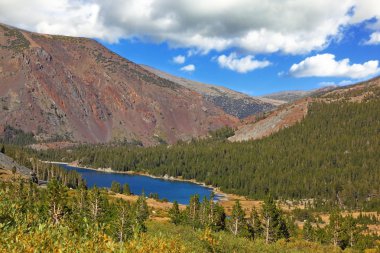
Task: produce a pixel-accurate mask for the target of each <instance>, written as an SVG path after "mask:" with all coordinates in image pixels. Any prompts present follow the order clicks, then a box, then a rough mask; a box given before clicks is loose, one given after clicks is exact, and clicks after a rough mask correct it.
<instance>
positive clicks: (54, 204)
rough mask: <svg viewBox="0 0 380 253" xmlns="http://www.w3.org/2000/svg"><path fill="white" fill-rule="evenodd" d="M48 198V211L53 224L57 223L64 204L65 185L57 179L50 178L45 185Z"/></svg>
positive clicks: (61, 215)
mask: <svg viewBox="0 0 380 253" xmlns="http://www.w3.org/2000/svg"><path fill="white" fill-rule="evenodd" d="M47 189H48V197H49V198H48V199H49V206H50V209H49V212H50V218H51V220H52V222H53V224H58V223H59V222H60V220H61V219H62V217H63V215H64V211H63V210H64V206H65V204H66V197H67V196H66V192H67V190H66V187H65V186H63V185H62V184H61V183H60V182H59V181H58V180H56V179H52V180H50V181H49V184H48V186H47Z"/></svg>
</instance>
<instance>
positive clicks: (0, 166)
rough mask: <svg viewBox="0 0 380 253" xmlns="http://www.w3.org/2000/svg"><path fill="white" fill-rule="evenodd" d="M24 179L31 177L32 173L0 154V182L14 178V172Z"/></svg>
mask: <svg viewBox="0 0 380 253" xmlns="http://www.w3.org/2000/svg"><path fill="white" fill-rule="evenodd" d="M13 170H14V171H15V173H17V175H20V176H22V177H30V175H31V173H32V171H31V170H30V169H28V168H26V167H24V166H21V165H19V164H18V163H16V162H15V161H14V160H13V159H12V158H10V157H9V156H6V155H5V154H3V153H1V152H0V181H1V179H7V178H10V177H11V176H12V173H13V172H12V171H13Z"/></svg>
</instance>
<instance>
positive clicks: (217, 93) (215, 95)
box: [141, 65, 285, 119]
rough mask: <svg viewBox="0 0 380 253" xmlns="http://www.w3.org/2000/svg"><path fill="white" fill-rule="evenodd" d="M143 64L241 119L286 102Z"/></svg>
mask: <svg viewBox="0 0 380 253" xmlns="http://www.w3.org/2000/svg"><path fill="white" fill-rule="evenodd" d="M141 66H142V67H143V68H145V69H147V70H148V71H150V72H152V73H154V74H156V75H158V76H160V77H162V78H164V79H166V80H169V81H171V82H174V83H176V84H179V85H182V86H183V87H186V88H188V89H190V90H193V91H195V92H197V93H199V94H202V96H203V97H204V98H205V99H206V100H207V101H209V102H211V103H213V104H214V105H216V106H217V107H220V108H221V109H222V110H224V111H225V112H226V113H228V114H230V115H233V116H235V117H238V118H239V119H243V118H245V117H248V116H250V115H253V114H257V113H262V112H267V111H270V110H273V109H274V108H276V107H277V106H279V105H282V104H284V103H285V102H284V101H281V100H275V99H270V98H264V97H251V96H248V95H246V94H243V93H240V92H237V91H233V90H230V89H227V88H224V87H221V86H216V85H210V84H204V83H200V82H196V81H192V80H188V79H185V78H180V77H176V76H173V75H170V74H168V73H165V72H162V71H160V70H157V69H154V68H152V67H149V66H145V65H141Z"/></svg>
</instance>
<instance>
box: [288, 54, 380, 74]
mask: <svg viewBox="0 0 380 253" xmlns="http://www.w3.org/2000/svg"><path fill="white" fill-rule="evenodd" d="M378 66H379V62H378V61H367V62H365V63H363V64H350V60H349V59H347V58H346V59H343V60H340V61H336V60H335V55H333V54H318V55H315V56H312V57H308V58H306V59H305V60H303V61H301V62H300V63H297V64H293V65H292V67H291V68H290V71H289V73H290V75H292V76H294V77H311V76H314V77H348V78H354V79H358V78H366V77H369V76H372V75H375V74H377V73H379V71H380V69H379V67H378Z"/></svg>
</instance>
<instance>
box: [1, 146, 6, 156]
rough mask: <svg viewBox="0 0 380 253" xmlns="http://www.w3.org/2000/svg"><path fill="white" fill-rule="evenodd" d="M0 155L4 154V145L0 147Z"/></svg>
mask: <svg viewBox="0 0 380 253" xmlns="http://www.w3.org/2000/svg"><path fill="white" fill-rule="evenodd" d="M0 153H3V154H5V147H4V145H1V148H0Z"/></svg>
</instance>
